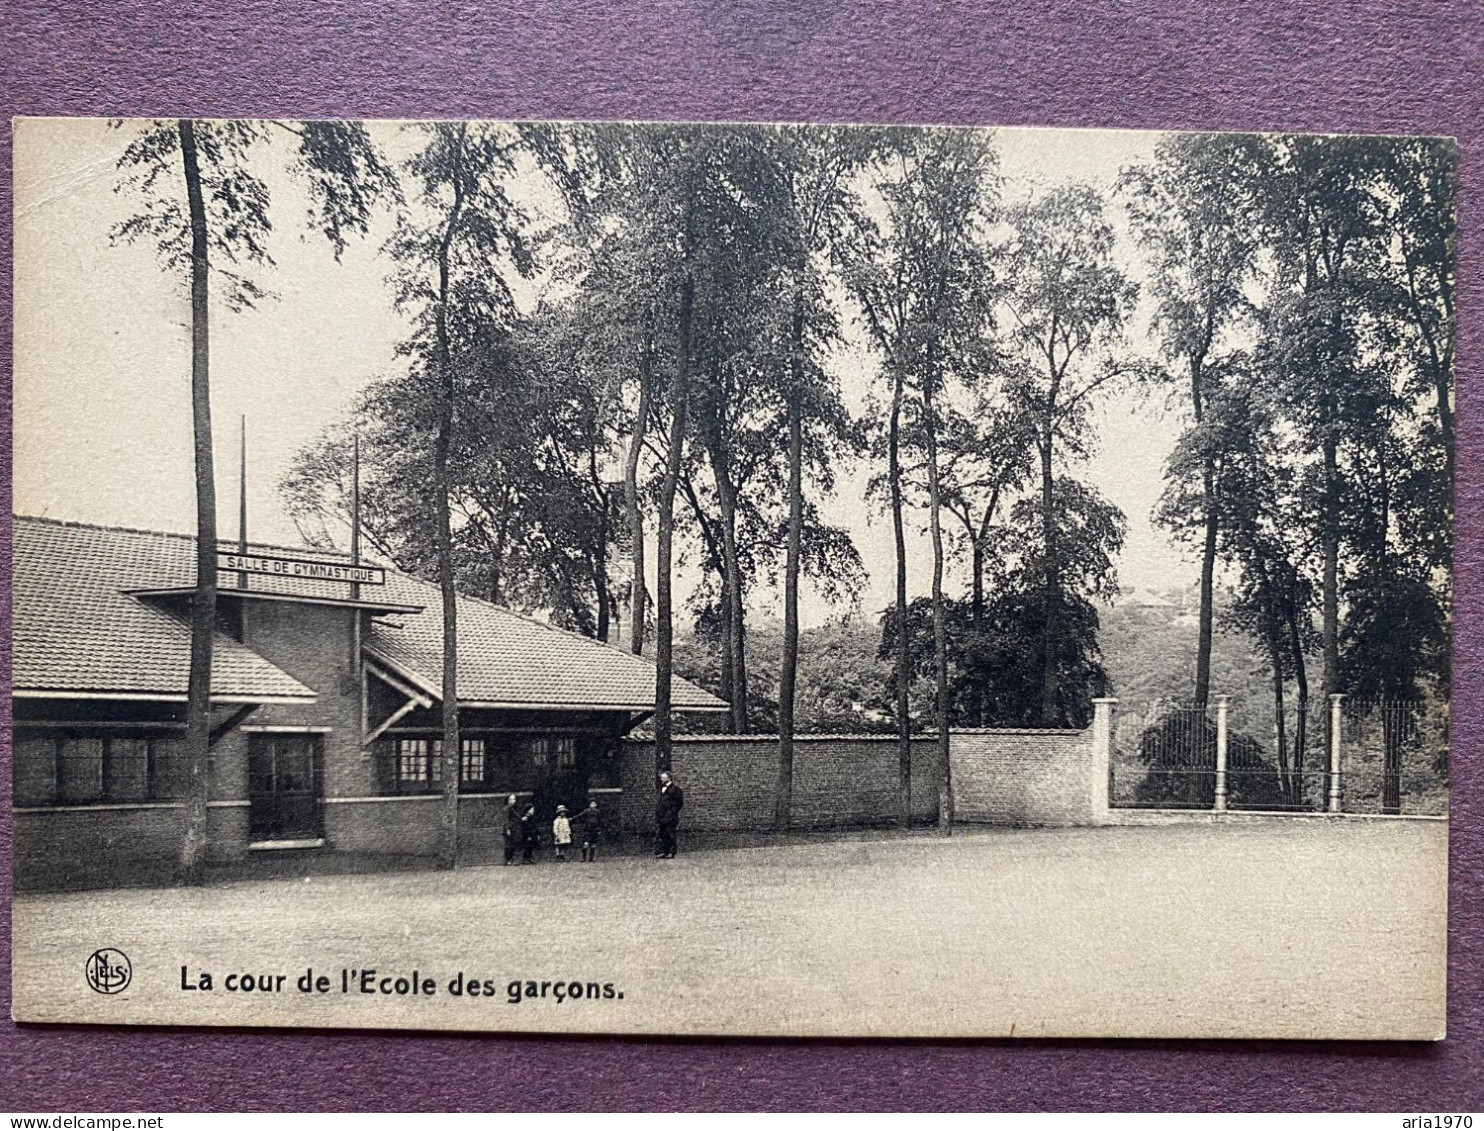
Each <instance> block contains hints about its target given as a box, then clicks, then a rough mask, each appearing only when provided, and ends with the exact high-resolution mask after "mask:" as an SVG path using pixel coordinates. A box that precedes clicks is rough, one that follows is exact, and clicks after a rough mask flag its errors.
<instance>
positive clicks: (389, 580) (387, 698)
mask: <svg viewBox="0 0 1484 1131" xmlns="http://www.w3.org/2000/svg"><path fill="white" fill-rule="evenodd" d="M13 531H14V533H13V542H12V544H13V557H12V560H13V563H14V587H13V610H14V629H13V653H12V665H13V666H12V675H13V700H12V710H13V719H14V731H13V738H14V746H13V750H14V760H13V767H14V774H13V779H14V792H13V811H14V861H15V879H16V884H17V886H18V887H21V888H55V887H75V886H103V885H109V884H116V883H131V882H146V881H148V880H150V879H152V878H156V877H159V876H162V875H166V874H168V871H169V869H170V867H171V865H172V863H173V862H174V860H175V859H176V858H177V857H178V855H179V849H180V843H181V837H182V834H183V819H182V815H183V809H182V803H181V801H180V795H181V785H182V781H183V770H184V766H183V758H182V744H183V738H184V726H185V724H184V712H185V702H186V686H187V678H188V673H189V661H190V628H189V605H190V599H191V594H192V587H193V584H194V580H195V555H196V544H195V538H194V537H193V536H189V535H180V534H167V533H161V532H157V531H146V530H129V529H120V528H114V527H102V526H90V525H83V524H79V523H69V522H58V521H54V520H49V519H40V518H29V517H21V516H17V517H16V518H15V520H14V527H13ZM238 549H239V548H238V547H236V546H234V545H232V544H229V543H222V544H221V546H220V554H219V562H220V565H221V567H222V573H221V588H220V595H219V600H218V631H217V634H216V639H215V643H214V645H213V647H214V664H213V670H212V687H211V697H212V717H213V730H212V747H211V766H210V778H211V799H210V803H209V810H208V836H209V841H210V854H211V858H212V860H214V861H216V862H218V863H229V864H230V863H232V862H241V861H246V860H249V859H251V860H253V861H255V862H256V861H260V860H271V859H275V857H274V856H273V854H275V853H299V852H321V853H325V852H338V853H350V854H363V855H364V856H366V857H368V858H371V859H375V858H377V857H382V856H398V857H401V856H408V857H417V856H430V855H432V854H434V853H435V852H436V851H437V847H438V834H439V805H438V801H437V799H438V797H439V795H440V792H441V781H440V773H441V769H442V760H441V757H440V753H441V751H440V740H439V738H440V733H441V728H440V693H441V683H442V669H443V632H442V609H441V602H440V595H439V591H438V589H437V587H436V586H433V585H430V584H428V583H426V582H424V581H420V580H418V579H416V578H413V577H410V576H408V575H406V574H403V573H400V572H398V571H396V570H393V569H387V568H382V567H379V566H375V565H360V564H354V563H352V562H351V561H350V560H349V559H348V558H345V557H336V556H335V555H331V554H325V553H320V552H314V551H306V550H302V549H301V550H293V549H284V548H281V547H269V546H260V545H253V546H249V547H247V550H246V552H245V553H239V552H238ZM458 615H459V620H458V624H459V649H458V651H459V673H458V687H459V697H460V703H461V711H460V723H461V732H462V733H461V740H460V747H461V749H460V751H459V790H460V812H459V824H460V832H461V845H462V846H463V847H465V848H472V849H475V850H478V849H479V848H480V847H490V848H492V847H493V846H494V844H495V843H497V842H498V841H499V839H500V829H501V823H502V817H503V809H504V804H505V797H506V796H507V795H508V794H510V793H517V794H520V795H521V796H522V797H523V798H531V799H534V800H535V802H536V803H537V805H538V809H539V810H540V811H541V812H543V813H544V814H549V813H550V812H551V810H552V809H554V808H555V806H556V804H557V803H558V802H564V803H566V804H567V805H569V806H573V805H580V804H585V803H586V801H587V800H588V798H589V797H595V798H597V799H598V800H599V803H600V805H601V806H602V807H603V808H604V810H605V811H606V812H610V813H612V814H613V820H614V824H615V828H616V826H617V822H618V814H619V812H620V811H621V808H622V806H621V802H620V791H621V789H622V786H623V779H624V777H625V776H626V775H625V772H624V771H623V770H622V769H621V766H620V763H621V760H622V758H623V751H624V750H625V749H626V748H630V749H631V748H632V747H631V745H630V744H626V743H625V742H624V741H623V740H624V736H625V735H627V734H628V733H629V732H630V731H631V730H632V729H633V728H634V727H636V726H637V725H639V724H640V723H642V722H643V721H644V720H646V719H647V718H648V717H649V716H650V714H651V713H652V712H653V710H654V689H655V669H654V665H653V663H652V662H650V661H649V660H648V659H646V658H642V657H636V656H633V655H631V654H630V653H628V652H627V651H623V650H620V649H618V648H615V647H610V646H608V645H605V644H602V643H599V642H597V641H594V640H590V639H587V638H585V637H582V636H578V635H576V634H573V633H569V632H564V631H561V630H559V629H556V628H553V627H551V626H549V625H546V624H543V623H541V622H539V621H536V620H533V619H530V618H528V617H524V616H521V615H519V614H517V613H514V612H511V611H509V610H507V609H503V608H499V607H496V606H494V605H491V604H489V603H487V602H484V601H480V600H477V599H475V598H472V597H467V596H461V597H460V598H459V611H458ZM673 700H674V705H675V709H676V710H677V711H719V710H724V709H725V704H723V703H722V702H721V701H720V700H718V699H716V698H715V697H714V696H712V695H710V694H709V693H707V692H705V691H703V690H701V689H700V688H698V687H696V686H694V685H692V684H689V683H687V682H685V681H684V680H680V679H676V680H675V681H674V689H673ZM651 764H652V763H651ZM627 776H629V777H630V778H631V779H632V778H633V775H632V773H630V774H629V775H627ZM645 784H646V785H648V783H645ZM650 788H652V786H651V787H650ZM645 792H646V795H647V796H648V795H649V790H648V789H646V790H645ZM486 842H488V843H486ZM276 858H277V859H283V858H284V857H276Z"/></svg>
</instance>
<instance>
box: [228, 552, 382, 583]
mask: <svg viewBox="0 0 1484 1131" xmlns="http://www.w3.org/2000/svg"><path fill="white" fill-rule="evenodd" d="M216 568H217V569H220V570H227V571H230V572H232V573H257V574H263V575H265V576H267V577H292V578H295V579H297V580H301V581H353V582H356V583H358V584H360V585H385V584H386V570H384V569H382V568H381V567H380V566H367V565H351V564H350V563H349V562H324V561H313V560H311V559H309V558H280V557H266V556H264V555H262V554H228V553H218V554H217V556H216Z"/></svg>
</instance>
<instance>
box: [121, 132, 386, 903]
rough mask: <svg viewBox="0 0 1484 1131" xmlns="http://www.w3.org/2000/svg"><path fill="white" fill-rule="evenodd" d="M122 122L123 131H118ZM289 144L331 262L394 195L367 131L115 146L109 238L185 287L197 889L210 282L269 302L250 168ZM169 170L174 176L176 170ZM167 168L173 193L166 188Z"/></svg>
mask: <svg viewBox="0 0 1484 1131" xmlns="http://www.w3.org/2000/svg"><path fill="white" fill-rule="evenodd" d="M120 125H122V123H120ZM282 134H287V135H288V136H291V137H293V138H294V139H296V140H295V142H294V144H293V145H292V151H291V153H290V155H289V156H288V158H287V170H288V172H289V173H290V175H294V176H297V177H300V178H302V179H304V180H306V181H307V182H308V187H309V192H310V199H311V207H310V212H309V223H310V226H311V227H312V228H313V229H316V230H318V231H321V232H322V233H323V234H324V235H325V236H326V238H327V239H328V240H329V241H330V243H331V246H332V247H333V249H334V252H335V256H336V258H337V259H338V258H339V256H340V254H341V253H342V252H343V251H344V249H345V246H346V237H347V235H349V234H364V233H365V231H366V230H367V227H368V224H369V220H370V215H371V211H372V208H373V207H374V205H375V203H376V200H377V198H378V197H379V196H381V195H383V194H384V193H387V192H389V191H391V190H392V189H393V188H394V185H393V182H392V180H391V177H390V174H389V171H388V170H387V167H386V165H385V164H384V163H383V161H382V158H381V156H380V154H379V153H378V152H377V150H376V147H375V146H374V145H373V144H372V143H371V139H370V137H369V135H368V134H367V132H366V130H365V127H364V126H361V125H358V124H353V123H332V122H303V123H288V122H250V121H229V122H219V121H211V122H206V121H192V120H189V119H180V120H178V121H173V122H172V121H154V122H149V123H147V124H146V125H145V126H144V127H143V128H142V129H140V130H139V132H138V133H137V135H136V136H135V137H134V138H133V139H132V140H131V141H130V142H129V143H128V144H127V145H126V146H125V148H124V151H123V154H122V156H121V157H120V158H119V161H118V167H119V169H120V170H121V171H122V172H123V178H122V180H121V183H120V185H119V189H121V190H124V191H127V192H129V193H130V194H131V195H134V196H136V197H137V199H138V200H139V201H140V204H141V211H139V212H137V213H135V214H134V215H133V216H130V217H129V218H128V219H126V220H124V221H123V222H121V223H120V224H118V225H117V226H116V227H115V228H114V230H113V233H112V235H113V238H114V239H115V240H122V241H125V242H134V241H136V240H147V241H149V242H150V243H152V244H153V245H154V247H155V249H156V251H157V253H158V255H159V258H160V261H161V263H162V265H163V266H164V267H165V269H166V270H167V271H169V272H171V273H178V274H179V275H181V276H184V277H185V278H186V279H187V280H188V289H189V293H190V308H191V425H192V434H193V437H194V439H193V452H194V456H193V463H194V467H195V478H196V592H195V595H194V597H193V599H192V602H191V662H190V674H189V677H188V687H187V693H186V738H185V762H186V797H185V809H184V813H185V817H184V822H185V823H184V830H183V835H182V841H181V857H180V869H179V871H180V877H181V879H182V880H183V881H184V882H186V883H199V882H201V880H202V878H203V875H204V871H205V864H206V849H207V829H206V815H207V801H208V798H209V796H210V789H211V785H210V780H209V766H210V761H209V753H210V745H211V669H212V637H213V634H214V632H215V625H216V596H217V577H216V550H217V536H216V488H215V467H214V461H213V458H212V444H211V380H210V369H211V340H210V318H211V276H212V275H213V274H215V275H217V276H218V277H219V278H220V279H221V280H222V284H223V286H222V289H221V294H222V299H223V301H224V302H225V304H226V306H227V307H228V309H230V310H242V309H244V308H248V307H251V306H253V305H254V303H256V302H258V301H261V300H263V299H264V298H266V297H268V292H267V291H266V290H264V289H263V288H262V287H261V286H259V284H258V283H257V282H256V281H255V280H254V279H253V277H252V276H251V275H250V274H244V273H243V269H244V268H247V269H250V268H251V267H253V266H257V267H270V266H271V265H272V262H273V260H272V257H271V255H270V254H269V252H268V247H267V240H268V234H269V232H270V231H271V228H272V224H271V222H270V220H269V196H270V194H269V191H268V187H267V184H266V182H265V181H264V180H263V179H262V177H261V176H260V175H259V174H258V173H255V172H253V171H252V168H251V165H252V159H253V151H254V150H260V149H266V148H267V147H268V144H269V139H270V137H273V138H277V137H279V136H281V135H282ZM177 163H178V168H177ZM177 171H178V172H179V174H180V178H181V179H180V182H179V185H180V187H179V189H178V190H177V189H172V188H171V185H172V184H174V183H176V182H175V175H176V173H177Z"/></svg>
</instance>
